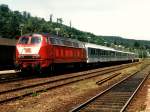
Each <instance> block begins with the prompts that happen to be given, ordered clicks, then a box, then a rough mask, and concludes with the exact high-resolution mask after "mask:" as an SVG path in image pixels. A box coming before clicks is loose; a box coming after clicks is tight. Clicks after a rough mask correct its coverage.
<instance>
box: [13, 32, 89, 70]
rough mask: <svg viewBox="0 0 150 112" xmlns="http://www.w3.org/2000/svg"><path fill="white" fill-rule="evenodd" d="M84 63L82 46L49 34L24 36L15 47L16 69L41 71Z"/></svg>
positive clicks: (71, 40)
mask: <svg viewBox="0 0 150 112" xmlns="http://www.w3.org/2000/svg"><path fill="white" fill-rule="evenodd" d="M84 62H86V51H85V49H84V44H82V43H81V42H79V41H76V40H73V39H68V38H63V37H58V36H53V35H50V34H32V35H24V36H21V37H20V38H19V41H18V43H17V45H16V65H17V69H19V70H21V71H22V72H23V71H42V70H44V69H45V68H50V69H52V68H53V66H54V65H57V64H78V63H84Z"/></svg>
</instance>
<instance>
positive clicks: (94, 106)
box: [70, 66, 150, 112]
mask: <svg viewBox="0 0 150 112" xmlns="http://www.w3.org/2000/svg"><path fill="white" fill-rule="evenodd" d="M149 69H150V66H148V67H146V68H145V69H143V70H142V71H140V72H137V73H135V74H133V75H130V76H128V77H126V78H124V79H123V80H121V81H119V82H117V83H116V84H114V85H112V86H111V87H109V88H108V89H106V90H104V91H103V92H101V93H99V94H97V95H96V96H94V97H93V98H91V99H89V100H88V101H86V102H85V103H83V104H81V105H79V106H78V107H76V108H74V109H73V110H71V111H70V112H123V111H125V110H126V107H127V106H128V105H129V104H130V102H131V100H132V98H133V97H134V96H135V94H136V93H137V91H138V90H139V88H140V87H141V85H142V84H143V83H144V81H145V80H146V79H147V77H148V76H149V74H150V71H149Z"/></svg>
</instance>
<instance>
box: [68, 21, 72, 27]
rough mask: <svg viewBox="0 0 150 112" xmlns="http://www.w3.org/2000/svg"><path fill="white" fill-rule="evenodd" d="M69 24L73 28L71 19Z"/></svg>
mask: <svg viewBox="0 0 150 112" xmlns="http://www.w3.org/2000/svg"><path fill="white" fill-rule="evenodd" d="M69 24H70V29H71V28H72V23H71V20H70V23H69Z"/></svg>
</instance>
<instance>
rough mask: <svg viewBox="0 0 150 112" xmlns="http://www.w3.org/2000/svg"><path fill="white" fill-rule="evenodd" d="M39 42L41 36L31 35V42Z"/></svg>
mask: <svg viewBox="0 0 150 112" xmlns="http://www.w3.org/2000/svg"><path fill="white" fill-rule="evenodd" d="M40 42H41V38H40V37H35V36H32V38H31V44H39V43H40Z"/></svg>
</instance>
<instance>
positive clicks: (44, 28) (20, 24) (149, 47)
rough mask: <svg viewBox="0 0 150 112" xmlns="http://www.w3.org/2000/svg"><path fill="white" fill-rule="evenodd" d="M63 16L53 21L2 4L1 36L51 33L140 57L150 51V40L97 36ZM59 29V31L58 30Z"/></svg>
mask: <svg viewBox="0 0 150 112" xmlns="http://www.w3.org/2000/svg"><path fill="white" fill-rule="evenodd" d="M62 23H63V19H62V18H57V22H54V21H53V18H52V16H50V19H49V21H46V20H45V19H43V18H39V17H33V16H31V14H30V13H28V12H26V11H24V12H19V11H12V10H11V9H9V7H8V5H5V4H2V5H0V37H3V38H11V39H12V38H16V37H18V36H20V35H21V34H27V33H33V32H34V33H40V32H42V33H51V34H54V35H56V34H57V32H58V35H60V36H64V37H68V38H74V39H78V40H80V41H83V42H90V43H95V44H100V45H106V46H110V47H114V48H116V49H120V50H125V51H132V52H136V53H138V54H139V55H140V57H145V56H146V55H147V52H150V41H141V40H131V39H125V38H122V37H117V36H97V35H94V34H93V33H90V32H84V31H80V30H78V29H76V28H73V27H70V26H66V25H64V24H62ZM58 30H59V31H58Z"/></svg>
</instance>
